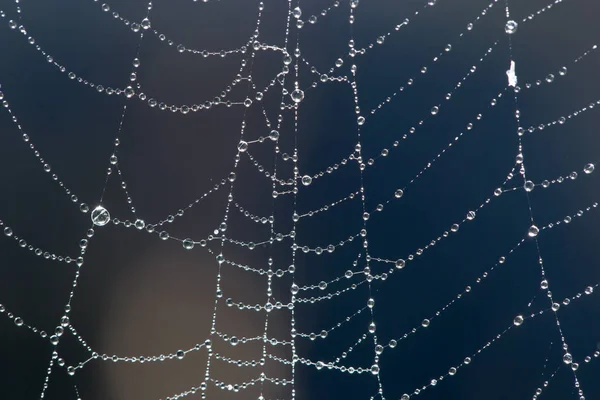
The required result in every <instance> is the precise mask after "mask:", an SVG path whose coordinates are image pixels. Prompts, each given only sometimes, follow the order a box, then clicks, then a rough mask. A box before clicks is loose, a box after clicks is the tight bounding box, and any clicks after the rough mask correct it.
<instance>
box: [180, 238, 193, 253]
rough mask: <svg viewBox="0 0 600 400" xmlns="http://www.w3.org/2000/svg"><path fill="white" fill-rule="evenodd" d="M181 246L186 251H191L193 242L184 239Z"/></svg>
mask: <svg viewBox="0 0 600 400" xmlns="http://www.w3.org/2000/svg"><path fill="white" fill-rule="evenodd" d="M182 244H183V248H184V249H186V250H191V249H193V248H194V241H193V240H192V239H185V240H184V241H183V243H182Z"/></svg>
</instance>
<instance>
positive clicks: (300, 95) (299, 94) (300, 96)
mask: <svg viewBox="0 0 600 400" xmlns="http://www.w3.org/2000/svg"><path fill="white" fill-rule="evenodd" d="M290 96H291V97H292V100H293V101H294V103H300V102H301V101H302V100H304V92H303V91H302V90H300V89H294V91H293V92H292V94H291V95H290Z"/></svg>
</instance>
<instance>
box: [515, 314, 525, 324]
mask: <svg viewBox="0 0 600 400" xmlns="http://www.w3.org/2000/svg"><path fill="white" fill-rule="evenodd" d="M523 321H524V319H523V316H522V315H517V316H516V317H515V319H514V320H513V324H515V326H519V325H521V324H522V323H523Z"/></svg>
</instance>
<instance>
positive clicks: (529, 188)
mask: <svg viewBox="0 0 600 400" xmlns="http://www.w3.org/2000/svg"><path fill="white" fill-rule="evenodd" d="M523 187H524V188H525V191H526V192H531V191H532V190H533V189H534V188H535V184H534V183H533V182H531V181H525V184H524V185H523Z"/></svg>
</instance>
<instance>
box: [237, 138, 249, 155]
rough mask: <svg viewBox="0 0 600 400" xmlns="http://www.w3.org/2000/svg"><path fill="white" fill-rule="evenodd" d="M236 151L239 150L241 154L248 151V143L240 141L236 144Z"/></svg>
mask: <svg viewBox="0 0 600 400" xmlns="http://www.w3.org/2000/svg"><path fill="white" fill-rule="evenodd" d="M238 150H239V151H240V152H241V153H243V152H245V151H246V150H248V143H246V142H244V141H243V140H241V141H240V142H239V143H238Z"/></svg>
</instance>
